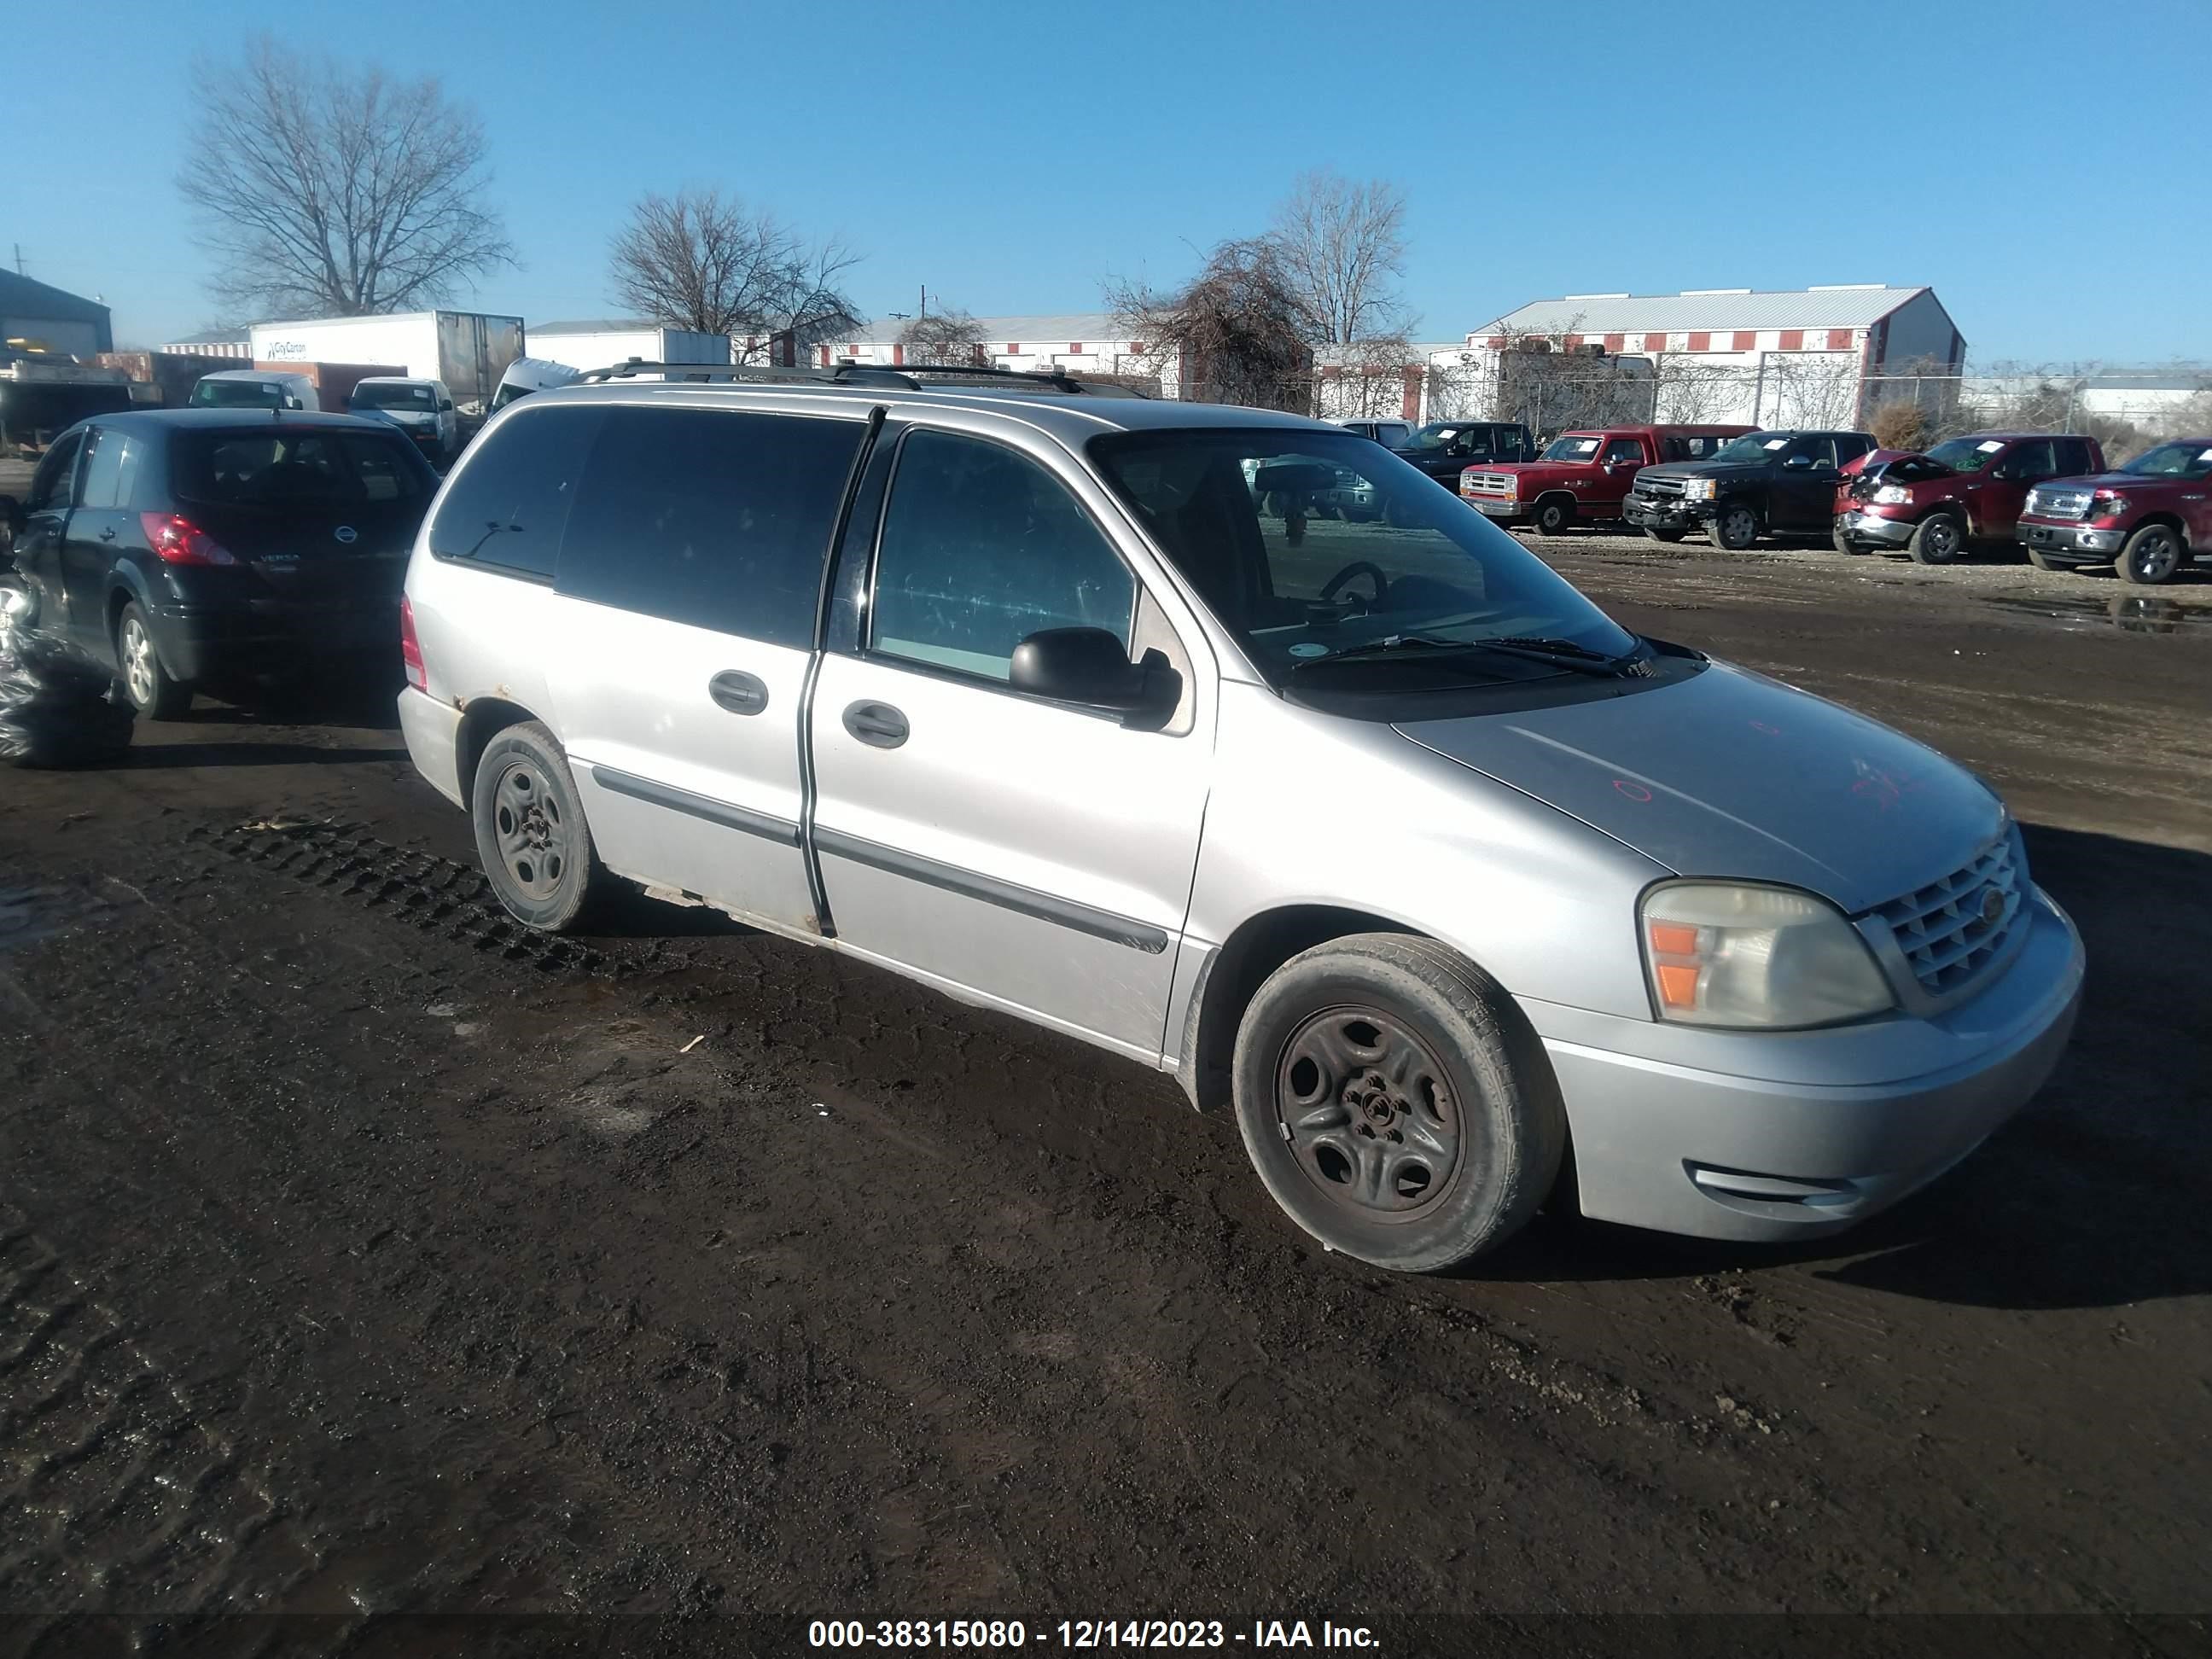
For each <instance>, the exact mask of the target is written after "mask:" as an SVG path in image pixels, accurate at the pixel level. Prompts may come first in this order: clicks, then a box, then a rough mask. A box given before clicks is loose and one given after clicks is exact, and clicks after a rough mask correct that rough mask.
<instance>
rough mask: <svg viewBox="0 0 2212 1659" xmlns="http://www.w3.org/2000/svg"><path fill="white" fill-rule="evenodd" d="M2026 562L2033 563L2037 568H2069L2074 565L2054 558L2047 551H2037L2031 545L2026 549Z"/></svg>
mask: <svg viewBox="0 0 2212 1659" xmlns="http://www.w3.org/2000/svg"><path fill="white" fill-rule="evenodd" d="M2027 562H2029V563H2030V564H2032V565H2033V566H2034V567H2035V568H2037V569H2038V570H2071V569H2073V568H2074V567H2073V566H2072V565H2071V564H2069V562H2066V561H2065V560H2064V559H2054V558H2052V557H2051V555H2049V554H2048V553H2039V552H2038V551H2037V550H2035V549H2034V548H2032V547H2031V548H2029V549H2028V550H2027Z"/></svg>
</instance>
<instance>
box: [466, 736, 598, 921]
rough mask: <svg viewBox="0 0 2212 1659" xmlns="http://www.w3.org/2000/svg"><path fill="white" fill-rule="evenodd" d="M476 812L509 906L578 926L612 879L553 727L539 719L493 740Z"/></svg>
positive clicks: (476, 792)
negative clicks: (604, 867)
mask: <svg viewBox="0 0 2212 1659" xmlns="http://www.w3.org/2000/svg"><path fill="white" fill-rule="evenodd" d="M471 817H473V819H474V820H475V824H476V832H477V857H479V858H480V859H482V860H483V868H484V875H485V876H486V877H487V878H489V881H490V882H491V887H492V891H493V892H495V893H496V894H497V895H498V896H499V902H501V904H503V905H505V906H506V907H507V913H508V914H509V915H512V916H513V917H514V918H515V919H516V920H517V921H522V922H526V923H527V924H529V926H531V927H537V928H541V929H543V930H544V932H546V933H566V932H568V929H570V928H572V927H575V926H576V925H577V923H578V922H579V921H580V919H581V918H582V916H583V915H584V913H585V910H586V906H587V905H589V904H590V902H592V899H593V898H594V897H596V896H598V894H599V891H600V890H601V889H603V888H604V887H605V885H606V882H607V878H606V873H605V871H603V870H602V869H601V868H600V866H599V855H598V854H597V853H596V852H595V851H593V849H592V832H591V829H590V826H589V825H587V824H586V823H585V822H584V809H583V807H582V805H580V803H579V802H578V800H577V799H576V785H575V781H574V779H573V778H572V777H570V775H569V773H568V760H567V758H566V757H564V756H563V755H562V752H561V745H560V744H559V742H558V741H557V740H556V738H554V736H553V734H552V732H550V731H548V730H547V729H546V728H545V727H544V726H541V725H539V724H538V722H537V721H535V720H532V721H529V722H527V723H526V724H524V725H520V726H508V727H507V730H505V731H504V732H501V733H500V734H499V735H498V736H497V737H495V738H493V739H492V740H491V742H490V744H489V745H488V746H487V747H486V748H485V750H484V752H483V759H482V760H480V761H478V762H477V775H476V784H475V787H474V788H473V790H472V791H471Z"/></svg>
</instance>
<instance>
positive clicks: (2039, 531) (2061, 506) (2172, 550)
mask: <svg viewBox="0 0 2212 1659" xmlns="http://www.w3.org/2000/svg"><path fill="white" fill-rule="evenodd" d="M2089 470H2090V469H2085V471H2089ZM2020 539H2021V544H2022V545H2023V546H2025V547H2026V548H2027V556H2028V557H2029V559H2031V560H2032V561H2033V562H2034V564H2035V568H2037V569H2039V570H2065V569H2070V568H2073V567H2075V566H2076V565H2084V564H2109V565H2111V566H2112V567H2113V568H2115V569H2117V570H2118V572H2119V573H2120V574H2121V576H2122V577H2124V579H2126V580H2129V581H2131V582H2163V581H2170V580H2172V578H2173V575H2174V574H2175V573H2176V572H2177V571H2179V570H2180V569H2182V568H2184V567H2185V566H2187V565H2188V564H2190V563H2191V562H2193V561H2195V560H2197V559H2203V558H2208V557H2212V438H2182V439H2179V440H2177V441H2174V442H2172V443H2163V444H2160V445H2158V446H2157V447H2155V448H2153V449H2148V450H2146V451H2145V452H2144V453H2142V454H2140V455H2138V456H2136V458H2135V459H2133V460H2132V461H2130V462H2129V463H2128V464H2127V465H2125V466H2123V467H2121V468H2120V469H2119V470H2118V471H2113V472H2101V471H2100V472H2097V473H2096V474H2095V476H2094V477H2063V478H2054V479H2051V481H2050V482H2048V483H2042V484H2039V485H2038V486H2037V487H2036V488H2035V489H2033V490H2032V491H2030V492H2029V495H2028V498H2027V511H2026V512H2024V513H2021V515H2020Z"/></svg>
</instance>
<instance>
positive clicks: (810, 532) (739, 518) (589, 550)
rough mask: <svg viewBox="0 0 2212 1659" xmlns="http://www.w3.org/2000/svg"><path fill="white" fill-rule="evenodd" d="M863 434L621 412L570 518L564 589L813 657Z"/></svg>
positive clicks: (697, 415)
mask: <svg viewBox="0 0 2212 1659" xmlns="http://www.w3.org/2000/svg"><path fill="white" fill-rule="evenodd" d="M866 431H867V428H866V423H865V422H860V421H852V420H835V419H824V418H821V417H809V416H796V415H764V414H739V413H736V412H730V413H724V412H722V411H720V410H708V409H648V408H638V407H635V406H623V405H617V406H616V407H614V408H611V409H610V410H607V411H606V423H605V428H603V429H602V430H601V432H600V434H599V441H598V442H597V444H596V445H595V446H594V447H593V448H592V457H591V460H590V462H589V464H588V465H586V468H585V470H584V475H583V479H582V482H581V483H580V486H579V488H578V490H577V495H576V503H575V506H574V507H573V508H572V509H571V510H570V512H569V514H568V530H567V532H566V533H565V534H564V535H563V537H562V543H561V558H560V569H559V574H558V576H557V577H556V581H555V586H556V587H557V588H558V589H559V591H560V592H562V593H565V594H568V595H569V596H570V597H572V598H574V599H587V600H590V601H591V602H592V603H593V604H596V605H613V606H616V607H617V608H619V609H621V610H624V611H635V612H637V613H639V614H640V615H642V616H648V617H665V618H666V619H667V620H668V621H670V622H678V623H689V624H690V625H691V626H692V627H695V628H708V629H714V630H715V631H717V632H719V633H724V634H738V635H744V636H745V637H747V638H749V639H757V640H762V641H766V642H768V643H769V644H771V645H781V646H788V647H793V648H796V649H802V650H803V649H806V648H809V647H811V646H812V644H813V642H814V625H815V616H816V611H817V606H818V605H819V604H820V599H821V589H822V569H823V562H824V561H825V560H826V558H827V557H828V555H829V534H830V531H831V529H832V528H833V527H834V526H835V525H836V519H837V508H838V506H839V503H840V502H841V501H842V500H843V498H844V493H845V486H846V483H847V481H848V478H849V477H850V476H851V473H852V469H853V460H854V456H855V455H857V454H858V453H859V452H860V441H861V440H862V438H863V437H865V436H866Z"/></svg>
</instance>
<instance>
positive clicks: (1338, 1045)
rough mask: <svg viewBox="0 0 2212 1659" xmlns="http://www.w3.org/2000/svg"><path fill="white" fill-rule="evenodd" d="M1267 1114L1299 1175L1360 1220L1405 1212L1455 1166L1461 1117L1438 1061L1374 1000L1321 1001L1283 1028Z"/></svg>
mask: <svg viewBox="0 0 2212 1659" xmlns="http://www.w3.org/2000/svg"><path fill="white" fill-rule="evenodd" d="M1275 1115H1276V1118H1277V1120H1278V1121H1279V1124H1280V1126H1281V1128H1280V1133H1281V1134H1282V1136H1283V1139H1284V1141H1285V1144H1286V1145H1287V1146H1288V1147H1289V1149H1290V1152H1291V1156H1292V1158H1294V1159H1295V1160H1296V1161H1297V1166H1298V1170H1299V1173H1300V1174H1302V1175H1303V1176H1304V1177H1305V1179H1306V1182H1307V1183H1308V1184H1309V1185H1310V1186H1311V1187H1312V1188H1314V1190H1315V1191H1316V1192H1317V1193H1319V1194H1321V1195H1322V1197H1323V1198H1325V1199H1326V1200H1328V1202H1329V1203H1330V1204H1331V1205H1332V1206H1334V1207H1336V1208H1339V1209H1340V1210H1343V1211H1345V1212H1348V1213H1349V1214H1352V1215H1355V1216H1358V1217H1359V1218H1363V1219H1366V1220H1370V1221H1371V1220H1387V1221H1394V1222H1395V1221H1408V1220H1412V1219H1414V1218H1417V1217H1419V1216H1420V1215H1421V1214H1423V1213H1425V1212H1427V1211H1429V1210H1430V1209H1432V1208H1433V1207H1435V1206H1437V1204H1439V1203H1441V1202H1442V1201H1443V1197H1444V1194H1446V1193H1447V1192H1449V1190H1450V1188H1451V1186H1452V1182H1453V1178H1454V1176H1456V1175H1457V1174H1458V1171H1459V1164H1460V1158H1461V1150H1462V1133H1461V1130H1462V1119H1461V1113H1460V1108H1459V1103H1458V1101H1457V1100H1456V1099H1455V1097H1454V1095H1453V1093H1452V1091H1451V1085H1450V1083H1449V1074H1448V1073H1446V1071H1445V1069H1444V1066H1443V1061H1442V1060H1439V1059H1438V1058H1437V1053H1436V1051H1435V1049H1433V1048H1431V1047H1430V1046H1429V1044H1428V1043H1427V1042H1425V1041H1424V1040H1423V1039H1422V1038H1421V1037H1420V1036H1419V1035H1418V1034H1417V1033H1415V1032H1414V1031H1413V1030H1412V1029H1411V1028H1410V1027H1409V1026H1407V1024H1404V1022H1402V1021H1401V1020H1399V1019H1397V1018H1395V1017H1394V1016H1392V1015H1389V1014H1387V1013H1384V1012H1383V1011H1382V1010H1380V1009H1377V1008H1368V1007H1362V1006H1358V1005H1343V1006H1337V1007H1334V1008H1326V1009H1323V1010H1322V1012H1319V1013H1316V1014H1313V1015H1310V1016H1309V1017H1308V1018H1306V1019H1305V1021H1304V1023H1303V1024H1300V1025H1299V1026H1298V1028H1297V1030H1294V1031H1293V1032H1291V1036H1290V1038H1289V1040H1288V1041H1287V1042H1285V1043H1284V1044H1283V1049H1282V1055H1281V1058H1280V1059H1279V1060H1278V1062H1277V1064H1276V1067H1275Z"/></svg>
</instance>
